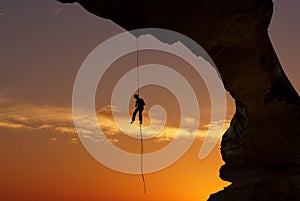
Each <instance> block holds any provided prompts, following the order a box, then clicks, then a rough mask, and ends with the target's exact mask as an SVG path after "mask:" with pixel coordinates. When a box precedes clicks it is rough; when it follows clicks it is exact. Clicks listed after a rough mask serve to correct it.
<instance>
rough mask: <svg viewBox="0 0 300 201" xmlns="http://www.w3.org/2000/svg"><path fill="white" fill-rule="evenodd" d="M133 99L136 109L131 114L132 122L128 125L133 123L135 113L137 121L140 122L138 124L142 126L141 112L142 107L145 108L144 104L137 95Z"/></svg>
mask: <svg viewBox="0 0 300 201" xmlns="http://www.w3.org/2000/svg"><path fill="white" fill-rule="evenodd" d="M133 97H134V98H135V99H136V101H135V107H136V108H135V110H134V112H133V114H132V120H131V122H130V124H132V123H133V122H134V120H135V116H136V113H137V112H139V120H140V124H142V123H143V115H142V112H143V110H144V106H145V105H146V104H145V102H144V100H143V99H142V98H140V97H139V95H138V94H135V95H134V96H133Z"/></svg>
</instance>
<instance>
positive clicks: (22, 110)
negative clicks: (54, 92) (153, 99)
mask: <svg viewBox="0 0 300 201" xmlns="http://www.w3.org/2000/svg"><path fill="white" fill-rule="evenodd" d="M0 106H1V107H0V127H5V128H11V129H35V130H52V131H54V132H57V133H61V134H71V135H74V134H77V131H76V129H75V127H74V121H73V115H72V108H70V107H61V106H54V105H30V104H21V103H18V102H14V101H11V100H10V99H6V98H3V97H2V98H0ZM112 111H115V112H118V108H116V107H114V106H111V105H107V106H105V107H102V108H100V109H99V110H97V112H96V113H97V117H98V121H96V122H95V121H93V119H91V117H90V116H87V117H83V118H82V119H80V121H81V122H82V125H83V126H82V127H80V128H77V129H78V130H79V131H80V132H81V134H82V133H83V134H84V135H85V137H87V138H92V139H95V140H100V141H101V140H108V141H110V142H112V143H118V142H119V137H120V135H123V132H122V131H121V130H122V129H120V128H119V127H118V126H117V124H116V122H115V120H114V119H113V118H112V115H111V114H112ZM195 121H196V120H195V119H194V118H192V117H187V118H185V119H183V121H182V122H183V123H182V125H181V128H180V129H179V128H178V125H170V124H168V125H164V122H163V121H162V120H159V119H154V118H152V119H151V120H146V121H145V124H144V125H143V126H151V128H152V129H143V136H146V137H149V138H152V139H154V140H156V141H157V142H168V141H172V140H173V139H174V138H176V137H180V138H187V137H190V136H192V133H193V132H195V130H191V125H192V124H195V123H196V122H195ZM129 122H130V119H129V116H127V117H121V118H120V121H119V124H120V125H119V126H123V127H126V126H127V128H128V129H127V132H128V133H129V134H130V135H131V136H135V137H137V138H138V137H139V136H138V135H139V133H138V132H136V131H137V129H138V126H135V125H129ZM219 123H220V122H212V123H210V124H207V125H204V126H201V127H200V128H199V129H198V130H196V133H197V134H196V136H197V137H201V138H204V137H205V136H206V135H207V131H208V128H211V130H214V127H216V126H217V125H218V124H219ZM150 124H152V125H150ZM99 126H100V127H101V129H102V131H103V132H104V133H105V135H106V138H103V136H102V137H100V138H99V135H98V134H97V132H96V131H97V130H98V128H99ZM228 127H229V121H225V122H224V129H223V132H225V130H226V129H227V128H228ZM210 134H211V135H214V132H211V133H210ZM218 136H219V133H215V137H218ZM210 137H214V136H210ZM75 139H77V140H75ZM51 140H52V141H56V140H57V138H52V139H51ZM70 142H71V143H78V138H72V140H71V141H70Z"/></svg>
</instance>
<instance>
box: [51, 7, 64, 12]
mask: <svg viewBox="0 0 300 201" xmlns="http://www.w3.org/2000/svg"><path fill="white" fill-rule="evenodd" d="M64 10H65V9H64V8H53V9H52V11H53V12H54V13H61V12H63V11H64Z"/></svg>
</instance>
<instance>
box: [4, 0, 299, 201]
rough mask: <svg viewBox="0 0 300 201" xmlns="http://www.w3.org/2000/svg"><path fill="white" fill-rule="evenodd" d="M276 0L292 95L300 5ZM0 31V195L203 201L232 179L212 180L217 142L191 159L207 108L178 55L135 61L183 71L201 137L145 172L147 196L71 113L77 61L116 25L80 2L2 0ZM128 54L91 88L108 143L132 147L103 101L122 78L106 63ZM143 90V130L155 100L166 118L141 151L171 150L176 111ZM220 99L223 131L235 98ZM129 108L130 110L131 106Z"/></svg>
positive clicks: (28, 200)
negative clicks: (84, 136)
mask: <svg viewBox="0 0 300 201" xmlns="http://www.w3.org/2000/svg"><path fill="white" fill-rule="evenodd" d="M274 3H275V9H274V15H273V19H272V22H271V26H270V29H269V32H270V37H271V40H272V43H273V45H274V48H275V50H276V52H277V55H278V56H279V59H280V62H281V64H282V66H283V68H284V70H285V72H286V74H287V76H288V77H289V79H290V81H291V82H292V84H293V85H294V87H295V88H296V90H297V91H298V93H299V92H300V80H299V76H300V69H299V68H298V64H299V62H300V58H299V52H300V49H299V47H300V39H299V35H300V25H299V19H300V13H299V12H298V11H299V9H300V2H299V1H297V0H287V1H279V0H276V1H274ZM0 27H1V31H0V44H1V45H0V158H1V159H2V163H1V167H0V170H1V171H0V182H1V189H0V200H5V201H19V200H22V201H32V200H43V201H52V200H61V201H69V200H72V201H87V200H90V201H100V200H101V201H102V200H105V201H135V200H139V201H205V200H207V198H208V196H209V195H210V194H211V193H214V192H217V191H219V190H221V189H222V188H223V187H225V186H227V185H229V183H228V182H224V181H222V180H221V179H219V177H218V176H219V172H218V171H219V168H220V166H221V165H222V164H223V161H222V159H221V155H220V153H219V149H220V147H219V145H218V146H216V147H215V149H214V150H213V151H212V152H211V153H210V155H209V156H208V157H206V158H205V159H203V160H200V159H199V158H198V153H199V150H200V148H201V144H202V142H203V138H204V136H205V134H206V131H207V128H208V126H209V125H210V122H209V118H210V104H209V99H208V95H207V90H206V88H205V86H204V84H203V81H202V80H201V78H199V77H198V76H194V73H193V71H192V70H191V69H189V67H188V66H186V67H185V65H186V64H185V63H184V62H183V61H181V60H179V59H178V58H175V57H172V55H168V54H165V53H159V52H143V53H141V58H142V59H143V60H141V63H143V62H144V63H147V59H148V60H150V61H151V59H153V58H154V59H156V60H159V61H160V62H162V63H164V64H166V65H171V66H172V68H173V69H175V70H177V71H179V72H180V73H181V74H182V75H183V76H185V77H186V78H187V79H188V81H189V82H190V84H191V85H192V87H193V88H194V90H195V92H196V96H197V98H198V99H199V108H200V111H201V120H200V127H199V130H198V135H197V137H196V139H195V141H194V143H193V145H192V146H191V148H190V149H189V150H188V152H186V154H185V155H184V156H183V157H182V158H181V159H180V160H178V161H177V162H176V163H174V164H173V165H171V166H169V167H168V168H166V169H164V170H161V171H159V172H155V173H151V174H146V175H145V178H146V183H147V194H146V195H144V194H143V184H142V181H141V178H140V175H131V174H125V173H121V172H117V171H114V170H111V169H109V168H107V167H105V166H103V165H102V164H101V163H99V162H98V161H96V160H95V159H94V158H93V157H92V156H91V155H90V154H89V153H88V152H87V150H86V149H85V147H84V146H83V145H82V143H81V141H80V140H79V138H78V135H77V132H76V129H75V128H74V123H73V116H72V90H73V84H74V81H75V77H76V74H77V72H78V70H79V68H80V66H81V64H82V62H83V61H84V60H85V58H86V57H87V55H88V54H89V53H90V52H91V51H92V50H93V49H94V48H95V47H97V46H98V45H99V44H100V43H101V42H103V41H105V40H106V39H108V38H110V37H111V36H113V35H115V34H117V33H120V32H122V28H121V27H119V26H117V25H115V24H114V23H113V22H111V21H109V20H106V19H101V18H99V17H96V16H94V15H91V14H89V13H87V12H86V11H85V10H84V9H83V8H82V7H80V6H79V5H78V4H73V5H63V4H60V3H58V2H56V1H55V0H26V1H15V0H1V1H0ZM134 58H135V56H134V55H130V54H129V55H128V56H127V57H124V58H121V59H120V60H118V61H116V62H115V63H114V64H113V65H112V66H111V68H110V71H107V72H106V76H105V78H104V79H103V80H101V81H100V83H99V86H98V90H97V95H96V110H97V115H98V119H99V124H100V126H101V127H102V129H103V130H105V134H106V136H107V138H108V140H109V141H110V142H112V143H113V144H114V145H115V146H117V147H119V148H121V149H123V150H126V151H129V152H132V153H138V152H139V148H140V147H139V141H138V140H137V139H132V138H130V137H128V136H126V135H124V134H123V133H121V132H120V131H119V130H118V128H116V126H115V124H114V121H113V119H112V117H111V109H114V108H113V107H111V106H110V97H111V93H112V90H113V87H114V85H115V83H116V81H117V80H118V79H120V77H121V76H122V72H121V71H116V70H113V69H116V68H120V66H123V67H124V66H125V67H124V68H123V69H122V71H124V70H125V71H126V70H128V69H130V68H132V65H134V62H135V60H134ZM125 64H126V65H128V66H127V67H126V65H125ZM183 66H184V70H183ZM116 72H117V73H116ZM142 95H143V98H144V99H145V100H146V103H147V107H148V109H147V107H146V110H145V118H146V119H145V126H147V125H148V124H149V123H150V119H149V114H148V111H149V108H150V107H151V106H153V105H157V104H160V105H162V106H163V107H165V109H166V113H167V116H168V120H167V122H166V126H165V128H164V130H163V131H162V132H161V133H160V134H159V135H157V136H156V137H154V138H153V139H150V140H146V141H145V152H146V153H150V152H153V151H158V150H160V149H161V148H163V147H165V146H168V144H169V143H170V142H171V141H172V140H173V139H174V137H176V136H174V134H173V133H174V132H175V131H176V130H177V128H178V122H179V121H180V119H179V118H178V114H179V113H180V110H179V109H178V102H177V101H176V99H175V97H174V96H173V95H172V94H171V93H170V92H169V91H168V90H165V89H163V88H160V87H157V86H148V87H144V88H142ZM169 100H170V101H169ZM227 100H228V105H227V109H228V110H227V112H228V114H227V116H226V119H225V126H227V127H228V124H229V121H230V118H231V117H232V115H233V113H234V104H233V101H232V100H231V98H230V97H229V95H228V97H227ZM132 101H133V100H132ZM128 107H129V109H130V111H132V109H133V102H131V104H130V105H129V106H128ZM152 121H153V120H152ZM129 122H130V119H128V123H129Z"/></svg>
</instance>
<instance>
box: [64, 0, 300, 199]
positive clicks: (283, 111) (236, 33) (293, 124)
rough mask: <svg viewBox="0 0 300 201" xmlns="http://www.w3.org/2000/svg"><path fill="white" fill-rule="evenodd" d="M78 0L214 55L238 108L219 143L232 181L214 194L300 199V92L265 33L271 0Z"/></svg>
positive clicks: (123, 22) (107, 15) (96, 10)
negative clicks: (175, 36)
mask: <svg viewBox="0 0 300 201" xmlns="http://www.w3.org/2000/svg"><path fill="white" fill-rule="evenodd" d="M60 2H63V3H72V2H75V1H74V0H60ZM76 2H78V3H80V4H81V5H82V6H83V7H84V8H86V9H87V10H88V11H89V12H91V13H93V14H95V15H97V16H100V17H103V18H107V19H111V20H113V21H114V22H115V23H117V24H119V25H120V26H122V27H124V28H125V29H128V30H131V29H136V28H145V27H158V28H165V29H170V30H174V31H177V32H180V33H182V34H185V35H187V36H189V37H190V38H192V39H193V40H195V41H197V42H198V43H199V44H200V45H201V46H202V47H203V48H204V49H205V50H206V51H207V52H208V53H209V55H210V56H211V58H212V59H213V60H214V62H215V64H216V67H217V68H218V70H219V72H220V74H221V77H222V80H223V83H224V85H225V88H226V90H228V91H229V92H230V94H231V95H232V97H233V98H234V99H235V102H236V113H235V115H234V117H233V119H232V121H231V126H230V128H229V129H228V130H227V131H226V133H225V134H224V136H223V139H222V144H221V153H222V157H223V160H224V161H225V165H223V166H222V167H221V169H220V177H221V178H222V179H223V180H226V181H230V182H232V184H231V185H230V186H229V187H226V188H225V189H224V190H223V191H220V192H218V193H216V194H213V195H211V197H210V198H209V201H227V200H230V201H246V200H248V201H284V200H286V201H299V200H300V190H299V189H300V175H299V172H300V166H299V165H300V146H299V145H300V126H299V125H300V124H299V123H300V99H299V95H298V94H297V92H296V91H295V90H294V88H293V87H292V85H291V84H290V82H289V80H288V79H287V77H286V75H285V73H284V72H283V70H282V67H281V65H280V63H279V61H278V58H277V56H276V53H275V51H274V49H273V47H272V44H271V41H270V39H269V36H268V26H269V23H270V20H271V16H272V11H273V3H272V1H271V0H247V1H241V0H227V1H224V0H198V1H192V0H184V1H183V0H174V1H161V0H152V1H150V0H145V1H137V0H134V1H130V3H129V1H122V0H110V1H105V0H103V1H100V0H98V1H94V0H78V1H76Z"/></svg>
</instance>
